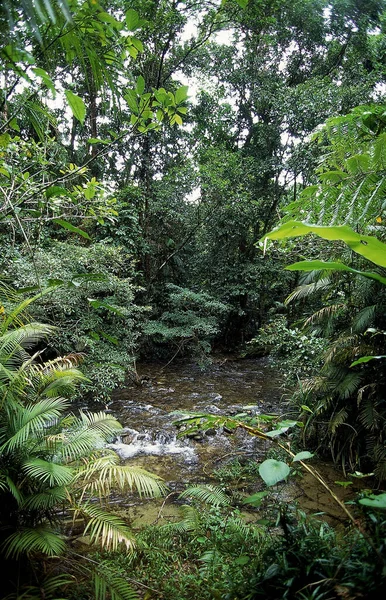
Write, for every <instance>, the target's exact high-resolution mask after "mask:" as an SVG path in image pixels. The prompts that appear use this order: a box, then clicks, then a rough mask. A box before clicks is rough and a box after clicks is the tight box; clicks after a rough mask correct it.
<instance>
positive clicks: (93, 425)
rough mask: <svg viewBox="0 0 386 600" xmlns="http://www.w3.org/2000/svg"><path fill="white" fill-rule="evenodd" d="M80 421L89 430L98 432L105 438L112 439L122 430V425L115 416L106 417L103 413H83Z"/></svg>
mask: <svg viewBox="0 0 386 600" xmlns="http://www.w3.org/2000/svg"><path fill="white" fill-rule="evenodd" d="M80 419H81V421H82V423H83V424H84V425H85V426H86V427H87V429H89V430H91V431H92V430H96V431H98V432H99V433H100V434H103V436H104V437H110V436H112V435H114V434H116V433H117V432H118V431H119V430H120V429H122V425H121V424H120V423H119V422H118V421H117V420H116V419H115V418H114V417H113V416H111V415H106V413H104V412H102V411H101V412H98V413H91V412H87V413H85V412H82V411H81V412H80Z"/></svg>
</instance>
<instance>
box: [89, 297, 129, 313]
mask: <svg viewBox="0 0 386 600" xmlns="http://www.w3.org/2000/svg"><path fill="white" fill-rule="evenodd" d="M87 300H88V301H89V303H90V304H91V306H92V307H93V308H105V309H106V310H109V311H110V312H113V313H115V314H117V315H120V316H124V315H123V313H122V311H121V310H119V308H117V307H116V306H113V305H112V304H109V303H108V302H106V301H104V300H95V299H94V298H87Z"/></svg>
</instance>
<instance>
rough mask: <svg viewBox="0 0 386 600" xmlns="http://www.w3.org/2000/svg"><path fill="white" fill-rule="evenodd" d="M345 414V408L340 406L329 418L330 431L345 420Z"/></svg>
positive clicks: (346, 412) (334, 430)
mask: <svg viewBox="0 0 386 600" xmlns="http://www.w3.org/2000/svg"><path fill="white" fill-rule="evenodd" d="M347 414H348V411H347V409H346V408H341V409H340V410H339V411H338V412H337V413H335V415H334V416H333V417H332V418H330V422H329V427H330V429H331V431H332V433H335V432H336V430H337V428H338V427H339V426H340V425H342V424H343V423H344V422H345V420H346V419H347Z"/></svg>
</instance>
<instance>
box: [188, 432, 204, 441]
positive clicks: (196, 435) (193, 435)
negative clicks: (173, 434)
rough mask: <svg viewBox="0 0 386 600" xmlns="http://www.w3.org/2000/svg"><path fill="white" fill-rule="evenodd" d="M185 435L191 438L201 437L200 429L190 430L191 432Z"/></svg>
mask: <svg viewBox="0 0 386 600" xmlns="http://www.w3.org/2000/svg"><path fill="white" fill-rule="evenodd" d="M186 437H187V438H189V439H192V440H195V439H197V437H200V438H201V439H202V432H201V431H192V432H191V433H187V434H186Z"/></svg>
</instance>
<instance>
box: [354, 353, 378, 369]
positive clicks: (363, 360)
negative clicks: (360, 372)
mask: <svg viewBox="0 0 386 600" xmlns="http://www.w3.org/2000/svg"><path fill="white" fill-rule="evenodd" d="M380 358H386V356H385V355H384V354H381V355H380V356H361V358H358V360H354V362H352V363H351V365H350V367H356V366H357V365H361V364H363V363H368V362H370V360H379V359H380Z"/></svg>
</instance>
